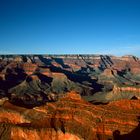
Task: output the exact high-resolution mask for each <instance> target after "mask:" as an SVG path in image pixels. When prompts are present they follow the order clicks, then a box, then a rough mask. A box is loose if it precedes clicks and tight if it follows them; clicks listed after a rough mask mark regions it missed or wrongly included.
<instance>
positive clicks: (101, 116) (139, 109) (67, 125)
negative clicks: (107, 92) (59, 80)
mask: <svg viewBox="0 0 140 140" xmlns="http://www.w3.org/2000/svg"><path fill="white" fill-rule="evenodd" d="M139 114H140V101H139V100H121V101H115V102H112V103H109V104H106V105H93V104H90V103H88V102H86V101H84V100H83V99H82V98H81V97H80V95H79V94H78V93H75V92H70V93H67V95H66V96H64V97H62V98H61V99H60V100H58V101H56V102H51V103H47V104H45V105H43V106H40V107H34V108H33V109H26V108H23V107H18V106H15V105H13V104H11V103H10V102H9V101H5V102H4V103H3V104H2V105H1V107H0V134H1V135H2V136H1V138H4V139H12V140H22V139H25V140H32V139H36V140H49V139H50V140H52V139H55V140H108V139H109V138H112V139H113V137H114V136H113V133H114V132H115V131H116V130H119V132H120V137H121V135H127V134H128V133H131V131H133V130H135V129H136V128H137V126H138V124H139V122H138V118H137V117H138V116H139Z"/></svg>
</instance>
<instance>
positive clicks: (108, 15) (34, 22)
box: [0, 0, 140, 56]
mask: <svg viewBox="0 0 140 140" xmlns="http://www.w3.org/2000/svg"><path fill="white" fill-rule="evenodd" d="M0 53H1V54H6V53H13V54H32V53H36V54H113V55H119V56H120V55H127V54H132V55H136V56H140V1H139V0H0Z"/></svg>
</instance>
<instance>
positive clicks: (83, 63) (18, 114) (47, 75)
mask: <svg viewBox="0 0 140 140" xmlns="http://www.w3.org/2000/svg"><path fill="white" fill-rule="evenodd" d="M139 99H140V60H139V58H137V57H136V56H132V55H127V56H122V57H116V56H111V55H0V110H1V111H0V139H4V140H9V139H11V140H23V139H24V140H33V139H35V140H134V139H135V140H139V139H140V135H139V131H140V127H139V126H140V124H139V118H140V100H139Z"/></svg>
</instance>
